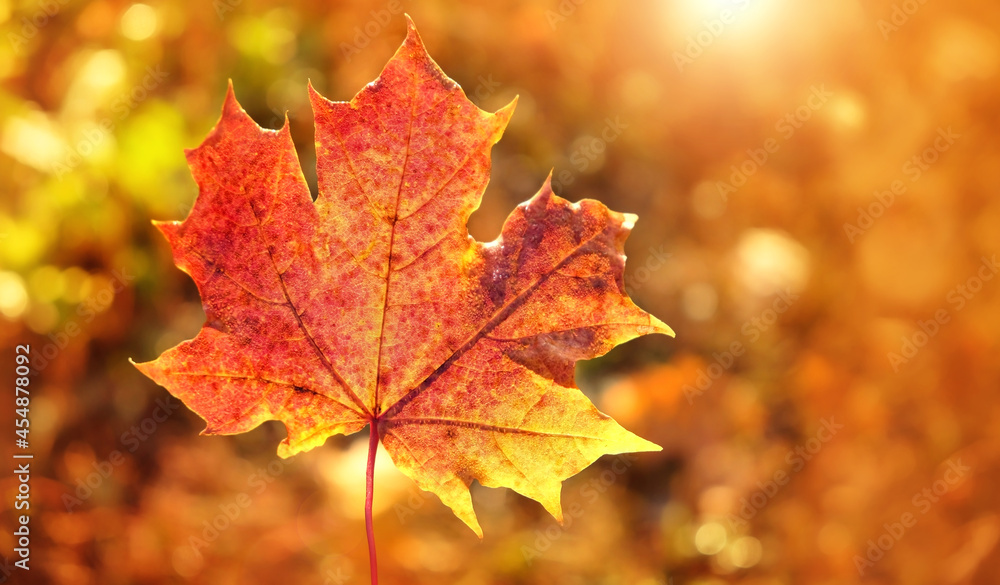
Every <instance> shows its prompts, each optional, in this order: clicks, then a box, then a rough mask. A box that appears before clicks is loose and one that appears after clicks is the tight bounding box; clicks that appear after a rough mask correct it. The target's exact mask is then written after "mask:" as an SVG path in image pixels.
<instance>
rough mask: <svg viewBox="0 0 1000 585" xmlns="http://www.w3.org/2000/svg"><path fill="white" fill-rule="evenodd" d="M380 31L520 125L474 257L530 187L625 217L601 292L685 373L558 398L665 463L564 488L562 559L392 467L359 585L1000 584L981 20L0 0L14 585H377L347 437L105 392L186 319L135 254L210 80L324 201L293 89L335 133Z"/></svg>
mask: <svg viewBox="0 0 1000 585" xmlns="http://www.w3.org/2000/svg"><path fill="white" fill-rule="evenodd" d="M403 10H405V11H406V12H408V13H409V14H410V15H411V16H412V17H413V18H414V20H415V21H416V23H417V25H418V27H419V29H420V32H421V34H422V36H423V38H424V41H425V43H426V44H427V46H428V49H429V51H430V53H431V54H432V55H433V56H434V58H435V59H436V60H437V61H438V62H439V63H440V64H441V66H442V67H443V69H444V70H445V71H446V72H447V73H448V74H449V75H450V76H452V77H453V78H454V79H455V80H456V81H458V82H459V83H460V84H461V85H462V86H463V87H464V88H465V90H466V92H467V93H468V94H469V96H470V98H471V99H473V101H475V102H476V103H477V104H478V105H480V106H481V107H483V108H486V109H490V110H494V109H496V108H499V107H501V106H502V105H504V104H505V103H507V102H508V101H509V100H510V99H512V98H513V97H514V96H515V95H519V96H520V101H519V104H518V109H517V112H516V113H515V115H514V118H513V121H512V123H511V126H510V128H509V129H508V131H507V133H506V135H505V137H504V139H503V140H502V141H501V142H500V143H499V144H498V145H497V147H496V148H495V149H494V168H493V177H492V181H491V184H490V186H489V188H488V190H487V193H486V196H485V198H484V202H483V207H482V208H481V209H480V210H479V211H478V212H477V213H476V214H475V215H474V217H473V220H472V223H471V226H470V229H471V231H472V232H473V235H475V236H476V237H478V238H480V239H492V238H493V237H494V236H495V235H496V234H497V233H498V232H499V227H500V225H501V223H502V221H503V219H504V217H505V216H506V214H507V213H508V212H509V210H510V209H511V208H512V207H513V206H514V205H516V204H517V203H518V202H520V201H522V200H524V199H526V198H527V197H529V196H530V195H531V194H532V193H533V192H534V191H535V190H536V189H537V188H538V186H539V185H540V184H541V182H542V180H543V179H544V178H545V176H546V174H547V173H548V172H549V171H550V169H551V170H553V171H554V177H555V183H556V184H557V187H556V190H557V192H559V193H560V194H561V195H563V196H565V197H567V198H569V199H572V200H576V199H581V198H585V197H590V198H596V199H600V200H602V201H604V202H605V203H606V204H607V205H608V206H610V207H611V208H613V209H615V210H618V211H627V212H633V213H637V214H638V215H639V217H640V221H639V223H638V224H637V226H636V228H635V230H634V232H633V234H632V236H631V238H630V240H629V242H628V248H627V249H628V252H629V255H630V258H629V264H628V269H627V274H626V281H625V284H626V286H627V287H628V288H629V291H630V293H631V294H632V296H633V298H634V299H635V300H636V301H637V302H638V304H640V306H642V307H644V308H645V309H647V310H650V311H651V312H653V313H654V314H656V315H658V316H659V317H661V318H662V319H663V320H664V321H666V322H667V323H669V324H670V325H671V326H673V328H674V329H675V330H676V331H677V332H678V336H677V339H676V340H665V339H663V338H650V339H642V340H637V341H635V342H632V343H629V344H627V345H625V346H623V347H620V348H618V349H616V350H614V351H613V352H611V354H609V355H608V356H605V357H604V358H601V359H599V360H594V361H592V362H588V363H585V364H581V366H580V368H579V375H578V378H579V382H580V384H581V386H582V387H584V389H585V391H587V392H588V393H589V394H590V395H591V396H593V397H594V399H595V401H596V402H597V403H598V405H599V406H600V407H601V408H602V410H604V411H605V412H608V413H609V414H611V415H613V416H615V417H616V418H617V419H618V420H619V421H620V422H622V423H623V424H624V425H625V426H627V427H629V428H630V429H633V430H635V431H636V432H638V433H639V434H641V435H642V436H644V437H648V438H650V439H652V440H654V441H657V442H658V443H660V444H662V445H663V446H664V451H663V452H662V453H659V454H643V455H640V456H635V457H629V458H627V459H624V460H622V459H618V458H614V457H610V458H606V459H605V460H602V461H600V462H598V463H597V464H595V465H594V466H592V467H591V468H590V469H588V470H586V471H585V472H584V473H582V474H581V475H580V476H578V477H576V478H573V479H571V480H569V481H568V482H567V483H566V486H565V488H564V500H565V506H566V510H567V518H568V521H567V523H566V525H565V526H563V527H559V526H558V525H557V524H555V522H554V520H552V518H550V517H548V516H547V515H546V514H545V513H544V511H543V510H542V509H541V508H540V507H539V506H537V505H535V504H534V503H532V502H529V501H527V500H525V499H523V498H520V497H519V496H516V495H514V494H512V493H509V492H505V491H501V490H488V489H477V490H476V491H475V492H474V498H475V500H476V505H477V509H478V510H479V511H480V517H481V521H482V523H483V526H484V528H485V531H486V539H485V541H484V542H483V543H482V544H480V543H479V542H478V541H477V540H476V539H475V537H474V536H473V535H472V534H471V533H470V532H469V531H468V530H467V529H465V528H464V526H462V525H461V523H460V522H459V521H458V520H457V519H455V518H454V517H453V516H452V515H451V514H450V512H449V511H448V510H447V509H445V508H444V507H443V506H442V505H441V504H440V503H439V502H438V501H437V500H436V499H435V498H433V497H432V496H428V495H426V494H422V493H421V492H420V491H419V490H417V489H416V488H415V487H414V486H412V485H411V484H410V483H409V482H408V480H405V479H404V478H403V477H402V476H401V475H400V474H399V473H398V472H395V471H394V470H393V469H392V467H391V464H389V462H388V457H386V456H385V455H384V454H383V455H382V456H381V457H380V467H379V470H378V477H377V480H376V486H377V488H376V491H377V493H376V505H377V507H378V510H377V517H376V522H375V523H376V534H377V538H378V543H379V547H380V554H381V569H382V579H383V581H384V582H385V583H438V582H450V583H466V584H477V583H510V584H514V583H524V584H527V583H545V584H549V583H565V584H574V585H575V584H584V583H601V584H626V583H627V584H632V583H637V584H642V585H654V584H665V583H698V584H703V585H710V584H711V585H714V584H721V583H746V584H753V585H779V584H793V583H825V584H831V585H832V584H846V583H860V582H872V583H908V584H924V583H927V584H930V583H935V584H938V583H950V584H960V583H984V584H985V583H993V582H994V581H995V577H994V576H995V575H996V574H997V573H998V572H1000V560H998V559H1000V555H997V542H998V540H1000V515H998V512H1000V511H998V503H1000V501H998V500H997V498H996V487H997V485H998V480H1000V477H998V476H1000V474H998V471H1000V467H998V462H1000V449H998V446H1000V436H998V431H997V429H1000V400H998V398H1000V396H998V392H1000V365H998V362H997V360H996V356H997V351H998V349H1000V335H998V331H1000V303H998V292H997V291H998V285H1000V283H998V281H997V280H994V279H992V276H991V272H990V270H989V268H988V264H989V263H987V264H986V265H985V266H987V268H986V269H985V272H984V271H983V270H984V269H983V266H984V264H983V260H982V259H983V258H984V257H985V258H987V259H989V258H992V257H993V256H994V254H997V253H998V251H1000V230H998V226H1000V200H998V198H997V197H996V186H997V185H998V184H1000V145H998V142H997V139H996V136H997V135H998V128H997V127H998V125H1000V115H998V107H997V104H998V103H1000V95H998V93H1000V84H998V83H997V74H998V71H1000V36H998V33H997V32H996V31H997V30H1000V9H998V7H997V5H996V4H995V3H991V2H975V1H972V0H960V1H958V2H953V3H934V2H929V3H923V4H922V3H919V2H915V1H905V2H904V1H902V0H900V1H887V0H878V1H875V2H866V3H861V2H858V1H856V0H850V1H845V2H836V3H819V4H816V3H794V2H791V1H790V0H758V1H754V0H750V1H732V2H729V1H724V0H717V1H703V0H662V1H654V0H637V1H635V2H627V3H626V2H611V1H610V0H572V1H570V0H551V1H541V0H540V1H534V2H529V1H518V0H503V1H495V2H482V1H476V2H462V3H457V2H445V1H442V0H427V1H424V2H415V1H412V0H399V1H398V2H397V1H381V0H379V1H357V2H349V3H348V2H312V1H306V0H302V1H296V2H288V3H279V2H274V1H273V0H212V1H210V2H182V1H179V0H156V1H154V0H150V1H149V3H148V4H131V3H129V2H122V1H117V0H95V1H91V2H78V1H75V0H43V1H41V2H36V1H33V0H29V1H13V0H0V37H2V38H0V168H2V170H3V172H2V173H0V191H2V193H3V197H2V199H0V347H3V352H0V355H2V356H5V357H4V359H5V360H7V364H9V366H8V365H4V364H0V369H2V368H8V367H10V368H11V369H12V367H13V359H12V356H13V351H12V350H13V347H14V346H15V345H16V344H19V343H31V345H32V348H33V351H35V352H37V361H36V363H35V366H36V369H37V370H38V373H37V375H36V376H34V377H33V378H32V386H31V388H32V407H31V408H32V411H31V412H32V426H31V434H30V437H31V451H32V452H33V453H34V454H35V457H36V460H35V462H34V463H33V465H34V466H35V467H34V469H35V472H36V475H34V476H33V484H32V485H33V492H32V501H31V504H32V512H33V520H32V522H33V524H32V531H33V532H32V548H33V555H32V571H31V572H30V574H29V573H23V572H17V573H15V574H14V575H13V579H14V582H25V583H29V582H37V583H66V584H74V585H75V584H96V583H101V584H117V583H121V584H126V583H128V584H137V583H179V582H191V583H213V584H214V585H221V584H227V583H274V582H293V583H303V584H323V585H329V584H333V583H365V582H367V578H368V577H367V569H366V567H367V551H366V548H365V541H364V522H363V517H362V514H361V512H362V509H363V498H364V481H363V469H364V458H365V445H364V442H365V441H364V438H362V439H361V440H360V441H355V440H353V439H351V438H348V439H342V440H336V441H331V443H332V444H331V445H328V446H326V447H324V448H322V449H318V450H316V451H314V452H310V453H308V454H304V455H300V456H298V457H296V458H294V459H292V460H289V461H281V460H279V459H277V458H276V456H275V455H274V452H275V447H276V444H277V442H278V441H279V440H280V439H281V437H282V436H283V434H284V429H283V428H282V427H281V426H280V425H278V424H275V423H272V424H268V425H264V426H263V427H262V428H260V429H257V430H255V431H253V432H251V433H248V434H245V435H241V436H236V437H211V438H205V437H198V436H197V431H198V430H200V429H201V428H202V427H203V424H202V422H201V421H200V420H199V419H198V418H197V417H196V416H195V415H193V414H192V413H190V412H188V411H187V410H186V409H184V408H183V407H179V408H175V404H176V403H174V404H171V403H168V402H166V401H167V400H168V394H167V393H166V391H165V390H163V389H161V388H158V387H155V386H154V385H153V384H152V383H151V382H149V381H148V380H146V379H145V378H143V377H141V376H140V375H139V374H138V372H136V371H135V370H134V369H133V368H132V367H131V366H130V365H129V364H128V362H127V359H128V358H130V357H132V358H136V359H138V360H146V359H151V358H152V357H154V356H155V355H157V354H158V353H159V352H161V351H162V350H164V349H166V348H168V347H170V346H172V345H174V344H176V343H177V342H179V341H181V340H183V339H187V338H190V337H191V336H193V335H194V334H195V333H196V331H197V329H198V327H199V326H200V325H201V322H202V320H203V319H204V315H203V313H202V311H201V307H200V303H199V299H198V295H197V291H196V290H195V288H194V286H193V284H192V283H191V282H190V280H189V279H188V278H187V276H185V275H184V274H183V273H181V272H180V271H179V270H177V269H175V268H174V267H173V264H172V260H171V258H170V254H169V251H168V250H167V246H166V244H165V242H163V241H162V238H161V237H160V236H159V234H157V233H156V232H155V230H154V229H153V228H152V226H151V224H150V220H153V219H160V220H172V219H181V218H183V217H184V216H185V215H186V214H187V212H188V210H189V209H190V207H191V204H192V202H193V201H194V197H195V195H196V188H195V185H194V182H193V181H192V180H191V178H190V175H189V174H188V172H187V168H186V165H185V161H184V149H185V148H191V147H194V146H196V145H197V144H198V143H199V142H200V141H201V140H202V138H203V137H204V136H205V134H206V133H207V132H208V131H209V130H210V129H211V128H212V126H213V124H214V122H215V120H216V119H217V118H218V113H219V107H220V105H221V102H222V99H223V96H224V94H225V88H226V84H227V82H228V80H230V79H231V80H232V83H233V85H234V87H235V89H236V94H237V96H238V98H239V99H240V101H241V103H242V104H243V106H244V107H245V108H246V109H247V111H248V112H249V113H250V114H251V115H252V116H253V117H254V118H255V119H256V120H257V121H258V123H260V124H261V125H263V126H265V127H270V128H276V127H279V126H280V125H281V124H282V123H283V121H284V120H285V117H286V115H287V118H288V123H289V124H290V125H291V131H292V135H293V137H294V139H295V141H296V145H297V148H298V149H299V155H300V160H301V161H302V164H303V169H304V172H305V174H306V177H307V180H308V181H309V182H310V185H311V187H312V188H313V189H314V190H315V170H314V165H315V150H314V147H313V144H312V127H311V125H312V114H311V111H310V109H309V105H308V100H307V93H306V84H307V83H309V82H311V83H312V84H313V86H314V87H316V88H317V89H318V90H319V91H320V92H321V93H323V94H324V95H326V96H328V97H330V98H331V99H342V100H346V99H349V98H350V97H351V96H352V95H353V94H354V93H355V92H356V91H357V90H359V89H360V88H361V87H362V86H363V85H364V84H365V83H367V82H369V81H371V80H372V79H374V78H375V77H376V76H377V74H378V71H379V70H380V68H381V66H382V64H383V63H384V62H385V61H386V60H387V59H388V58H389V56H390V55H391V54H392V52H393V51H394V50H395V47H396V46H397V45H398V44H399V43H400V42H401V41H402V39H403V36H404V31H405V21H404V18H403V15H402V11H403ZM893 23H895V24H893ZM827 94H828V95H827ZM811 96H812V97H811ZM949 128H950V129H951V132H952V133H955V134H957V135H958V137H957V138H954V139H953V140H951V141H950V142H948V143H946V142H942V141H939V142H938V143H937V147H935V139H936V137H937V136H939V132H944V133H945V134H947V129H949ZM928 149H929V150H928ZM765 157H766V160H764V158H765ZM913 157H918V159H917V160H914V159H913ZM741 168H742V169H743V170H742V171H741V170H740V169H741ZM897 181H898V183H895V186H896V187H897V191H898V192H897V193H892V189H893V187H894V182H897ZM724 184H728V185H729V187H726V186H725V185H724ZM977 275H990V276H991V278H990V279H989V280H986V279H985V278H983V279H981V280H979V281H977V280H976V279H977V278H978V276H977ZM942 311H943V313H942ZM942 315H943V317H942ZM932 322H934V323H937V324H936V325H934V324H933V323H932ZM908 344H909V345H908ZM894 356H895V357H894ZM5 376H6V374H5ZM6 379H9V378H6ZM0 410H2V414H0V420H2V421H3V423H4V427H3V428H4V429H11V430H10V431H3V432H4V433H7V434H5V435H3V436H6V437H8V439H5V440H3V441H2V442H0V444H3V446H4V453H5V454H6V455H7V456H8V461H10V459H9V454H10V451H11V450H13V449H14V447H13V440H14V436H13V432H12V428H13V423H12V419H13V416H12V414H13V413H10V414H8V412H9V411H10V410H11V409H8V408H6V407H5V408H3V409H0ZM824 421H825V422H826V425H825V422H824ZM831 421H835V422H836V424H837V425H843V427H842V428H837V430H836V433H835V434H830V433H831V431H829V428H830V426H829V425H830V423H831ZM824 428H826V429H828V430H826V431H824V430H823V429H824ZM0 434H2V433H0ZM824 438H826V440H824ZM958 461H961V463H962V465H964V466H967V467H968V468H969V470H968V471H967V472H964V473H963V474H962V475H961V476H960V477H959V478H958V479H957V480H956V481H954V482H952V481H950V480H951V479H955V474H954V472H951V473H950V474H949V471H948V470H949V469H954V468H955V467H954V465H955V464H956V462H958ZM949 462H951V464H952V466H951V467H950V466H949ZM88 482H89V485H88ZM0 486H2V490H0V492H2V501H3V506H4V508H3V513H2V515H0V521H2V522H0V523H2V525H3V527H4V528H3V529H2V530H0V553H2V555H3V556H4V557H5V558H8V559H9V558H11V555H12V551H13V548H14V546H15V545H14V539H13V536H12V530H13V526H14V525H15V522H16V516H15V513H14V510H12V509H11V506H10V504H11V502H13V496H14V493H15V492H16V489H17V483H16V479H15V478H13V477H12V476H9V475H5V476H4V479H3V483H2V484H0ZM928 489H929V490H930V492H929V493H930V495H925V494H923V491H924V490H928ZM935 490H937V492H935ZM241 494H242V496H241ZM244 504H246V505H244ZM906 514H911V515H912V518H913V519H914V522H913V523H912V524H910V525H907V526H903V530H902V532H900V528H899V527H898V526H902V523H903V521H904V520H905V519H906V516H905V515H906ZM213 523H214V524H215V528H212V527H211V526H212V524H213ZM897 525H898V526H897ZM199 539H200V540H199ZM883 549H885V550H883ZM875 557H878V558H875ZM859 566H860V567H861V569H862V571H863V573H864V575H861V574H860V573H861V572H862V571H859Z"/></svg>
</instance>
